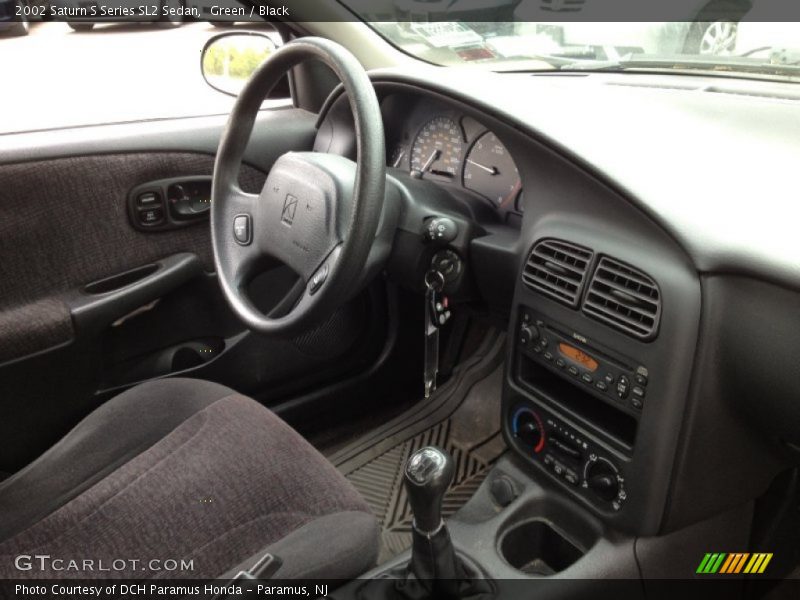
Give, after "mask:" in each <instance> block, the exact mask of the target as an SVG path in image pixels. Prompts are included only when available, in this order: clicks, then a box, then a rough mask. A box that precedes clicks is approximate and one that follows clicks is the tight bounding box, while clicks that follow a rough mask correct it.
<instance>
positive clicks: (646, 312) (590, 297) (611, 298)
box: [583, 256, 661, 340]
mask: <svg viewBox="0 0 800 600" xmlns="http://www.w3.org/2000/svg"><path fill="white" fill-rule="evenodd" d="M583 312H585V313H586V314H587V315H589V316H590V317H594V318H595V319H598V320H600V321H603V322H605V323H608V324H609V325H613V326H614V327H616V328H617V329H620V330H622V331H624V332H625V333H627V334H630V335H632V336H633V337H637V338H639V339H644V340H647V339H652V338H653V337H655V334H656V331H657V330H658V319H659V317H660V316H661V295H660V294H659V291H658V286H657V285H656V282H655V281H653V280H652V279H651V278H650V277H648V276H647V275H645V274H644V273H642V272H641V271H638V270H636V269H634V268H632V267H629V266H627V265H624V264H622V263H620V262H618V261H616V260H614V259H612V258H608V257H605V256H604V257H603V258H601V259H600V262H599V263H598V265H597V268H596V269H595V271H594V275H593V276H592V280H591V283H590V284H589V291H588V292H587V293H586V298H584V300H583Z"/></svg>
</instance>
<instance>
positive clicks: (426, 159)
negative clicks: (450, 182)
mask: <svg viewBox="0 0 800 600" xmlns="http://www.w3.org/2000/svg"><path fill="white" fill-rule="evenodd" d="M462 151H463V135H462V133H461V127H460V126H459V124H458V123H456V122H455V121H453V119H450V118H448V117H436V118H435V119H433V120H431V121H428V122H427V123H426V124H425V126H424V127H423V128H422V129H421V130H420V132H419V133H418V134H417V139H415V140H414V146H413V147H412V148H411V169H412V170H414V171H419V172H421V173H423V174H426V173H430V174H432V175H437V176H439V177H444V178H447V179H455V178H456V176H457V175H458V172H459V168H460V166H461V153H462Z"/></svg>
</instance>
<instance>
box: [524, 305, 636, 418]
mask: <svg viewBox="0 0 800 600" xmlns="http://www.w3.org/2000/svg"><path fill="white" fill-rule="evenodd" d="M520 310H521V315H520V319H519V321H518V322H519V324H520V327H519V331H518V332H517V348H518V350H519V352H521V353H522V354H523V355H524V356H526V357H527V358H528V359H529V360H532V361H534V362H535V363H537V364H538V365H541V366H543V367H545V368H547V369H549V370H551V371H553V372H556V373H559V374H561V375H562V376H563V377H565V378H567V379H570V380H572V381H573V382H575V383H576V384H577V385H580V386H582V387H583V388H584V390H585V391H586V392H588V393H590V394H592V395H594V396H595V397H597V398H599V399H600V400H602V401H604V402H607V403H609V404H611V405H613V406H615V407H616V408H618V409H621V410H623V411H625V412H628V413H631V414H633V415H634V416H636V417H638V414H639V413H640V412H641V410H642V408H643V407H644V403H645V400H646V398H647V384H648V377H649V371H648V369H647V367H645V366H644V365H636V362H635V361H633V360H630V359H626V358H624V357H621V356H619V355H616V353H614V355H612V354H611V351H610V350H608V349H605V348H600V347H598V346H596V345H594V344H592V345H590V344H589V342H588V340H587V339H586V338H585V337H583V336H582V335H580V334H579V333H576V332H570V331H569V329H567V328H566V327H563V326H561V325H559V324H557V323H554V322H552V321H547V320H545V318H544V317H543V316H541V315H538V314H537V313H535V312H534V311H533V310H531V309H529V308H526V307H522V308H521V309H520Z"/></svg>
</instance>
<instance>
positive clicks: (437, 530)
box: [404, 446, 462, 598]
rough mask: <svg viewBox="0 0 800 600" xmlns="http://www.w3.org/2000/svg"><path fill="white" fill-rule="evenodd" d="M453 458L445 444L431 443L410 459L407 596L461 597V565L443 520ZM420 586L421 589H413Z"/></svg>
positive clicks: (407, 469) (406, 473) (407, 475)
mask: <svg viewBox="0 0 800 600" xmlns="http://www.w3.org/2000/svg"><path fill="white" fill-rule="evenodd" d="M453 472H454V467H453V459H452V458H450V455H449V454H447V452H445V451H444V450H442V449H441V448H437V447H436V446H427V447H425V448H421V449H420V450H417V451H416V452H415V453H414V454H412V455H411V457H410V458H409V459H408V462H407V463H406V468H405V473H404V475H405V485H406V493H407V494H408V502H409V504H410V505H411V511H412V512H413V513H414V523H413V526H412V528H411V530H412V531H411V535H412V538H413V539H412V543H411V562H410V563H409V565H408V574H409V575H410V576H412V578H413V580H416V583H415V584H412V585H411V586H410V587H409V586H408V585H406V586H405V590H406V593H405V594H404V595H406V596H407V597H411V598H416V597H419V596H418V593H419V592H424V593H423V597H433V598H457V597H458V587H459V580H460V578H461V577H462V574H461V569H460V568H459V564H458V562H457V559H456V552H455V549H454V548H453V542H452V540H451V539H450V533H449V532H448V531H447V527H446V526H445V524H444V521H443V520H442V500H443V499H444V494H445V492H446V491H447V488H448V487H450V484H451V483H452V482H453ZM412 589H416V591H417V593H409V592H411V590H412Z"/></svg>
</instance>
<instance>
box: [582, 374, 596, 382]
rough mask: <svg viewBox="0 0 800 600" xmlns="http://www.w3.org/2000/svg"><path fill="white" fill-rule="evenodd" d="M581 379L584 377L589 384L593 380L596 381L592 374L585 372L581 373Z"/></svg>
mask: <svg viewBox="0 0 800 600" xmlns="http://www.w3.org/2000/svg"><path fill="white" fill-rule="evenodd" d="M581 379H583V380H584V381H585V382H586V383H588V384H591V383H592V381H594V380H593V379H592V376H591V375H589V374H588V373H584V374H583V375H581Z"/></svg>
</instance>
